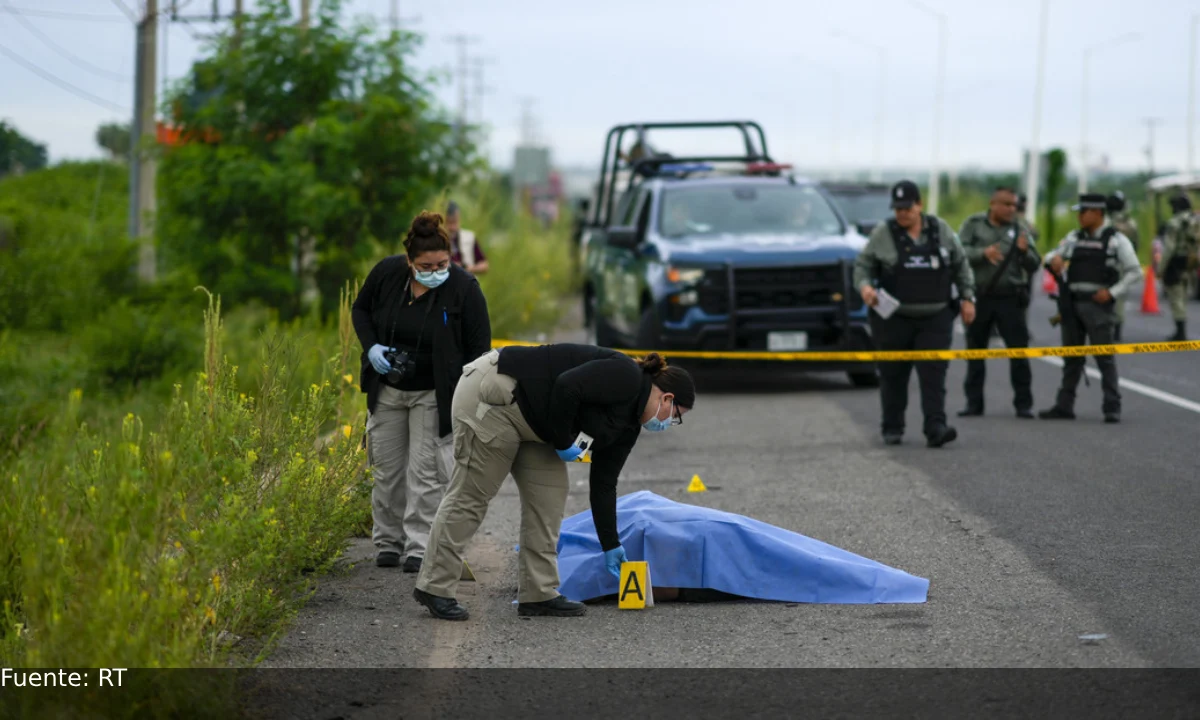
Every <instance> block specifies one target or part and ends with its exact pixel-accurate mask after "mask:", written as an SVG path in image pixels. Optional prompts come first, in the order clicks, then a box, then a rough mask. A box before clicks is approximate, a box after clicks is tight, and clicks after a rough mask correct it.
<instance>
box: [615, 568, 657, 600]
mask: <svg viewBox="0 0 1200 720" xmlns="http://www.w3.org/2000/svg"><path fill="white" fill-rule="evenodd" d="M653 606H654V599H653V596H652V595H651V589H650V567H649V565H648V564H647V563H646V562H645V561H644V560H643V561H637V562H626V563H622V564H621V596H620V597H619V598H618V599H617V607H618V608H620V609H621V610H642V609H645V608H646V607H653Z"/></svg>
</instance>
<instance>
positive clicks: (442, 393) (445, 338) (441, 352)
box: [351, 255, 492, 437]
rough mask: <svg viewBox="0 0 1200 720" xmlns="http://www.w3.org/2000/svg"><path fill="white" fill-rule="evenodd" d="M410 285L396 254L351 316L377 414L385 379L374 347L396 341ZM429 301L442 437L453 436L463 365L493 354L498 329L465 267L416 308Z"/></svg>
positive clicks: (370, 280) (366, 286) (378, 270)
mask: <svg viewBox="0 0 1200 720" xmlns="http://www.w3.org/2000/svg"><path fill="white" fill-rule="evenodd" d="M408 281H409V267H408V258H407V257H405V256H404V255H393V256H391V257H388V258H384V259H383V260H381V261H379V264H377V265H376V266H375V267H374V268H373V269H372V270H371V272H370V273H369V274H368V275H367V279H366V281H365V282H364V283H363V286H362V289H361V290H359V291H358V297H356V298H355V299H354V306H353V309H352V311H351V317H352V319H353V322H354V332H355V333H356V334H357V335H358V341H359V342H360V343H361V344H362V356H361V368H362V369H361V374H360V376H359V377H360V378H361V381H362V384H361V388H362V391H363V392H364V393H366V394H367V410H368V411H370V412H374V411H375V403H376V402H377V401H378V399H379V388H380V386H381V385H382V384H383V382H382V381H383V376H382V375H380V374H379V373H377V372H375V368H374V367H373V366H372V365H371V362H370V360H369V359H368V358H367V352H368V351H369V350H370V349H371V347H372V346H373V345H376V344H381V345H382V344H387V343H389V342H390V338H389V337H388V334H389V332H390V329H391V328H392V326H393V319H394V317H395V315H394V313H396V312H397V311H398V310H399V308H400V307H401V304H402V303H406V302H407V298H406V296H405V292H406V289H407V288H408ZM426 297H427V298H428V299H429V303H430V304H431V306H427V307H428V308H429V311H430V312H429V318H428V320H429V322H428V327H427V328H426V331H425V332H426V333H429V335H427V337H431V338H432V348H431V349H432V350H433V355H432V362H433V381H434V384H433V389H434V391H435V394H436V396H437V405H438V434H439V435H440V436H441V437H445V436H446V435H448V434H449V433H450V430H451V423H450V401H451V399H452V398H453V397H454V389H455V388H456V387H457V386H458V381H459V378H460V377H461V376H462V368H463V365H466V364H467V363H469V362H471V361H473V360H475V359H476V358H478V357H479V356H480V355H483V354H484V353H485V352H487V351H488V350H490V349H491V346H492V325H491V321H490V320H489V318H488V308H487V300H485V299H484V297H483V291H482V290H481V289H480V288H479V281H478V280H476V279H475V277H474V276H472V275H471V274H470V273H468V272H467V271H466V270H463V269H462V268H460V267H458V266H456V265H451V267H450V278H449V279H448V280H447V281H446V282H445V283H443V284H442V285H441V286H440V287H438V288H436V289H434V290H430V291H429V292H427V293H425V295H424V296H423V297H422V298H421V299H420V300H417V302H416V303H415V304H414V305H413V307H416V306H418V305H421V304H422V302H424V300H425V298H426Z"/></svg>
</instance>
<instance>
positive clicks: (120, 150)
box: [96, 123, 133, 160]
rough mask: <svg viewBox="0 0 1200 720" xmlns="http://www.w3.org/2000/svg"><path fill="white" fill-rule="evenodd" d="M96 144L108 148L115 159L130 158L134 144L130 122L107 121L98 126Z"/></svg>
mask: <svg viewBox="0 0 1200 720" xmlns="http://www.w3.org/2000/svg"><path fill="white" fill-rule="evenodd" d="M96 144H97V145H99V146H100V147H102V148H104V149H105V150H107V151H108V154H109V156H110V157H111V158H112V159H113V160H126V159H128V158H129V147H130V145H132V144H133V132H132V131H131V130H130V127H129V123H105V124H103V125H101V126H100V127H98V128H96Z"/></svg>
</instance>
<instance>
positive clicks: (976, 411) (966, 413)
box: [958, 407, 983, 417]
mask: <svg viewBox="0 0 1200 720" xmlns="http://www.w3.org/2000/svg"><path fill="white" fill-rule="evenodd" d="M980 415H983V408H981V407H966V408H964V409H962V410H959V411H958V416H959V417H979V416H980Z"/></svg>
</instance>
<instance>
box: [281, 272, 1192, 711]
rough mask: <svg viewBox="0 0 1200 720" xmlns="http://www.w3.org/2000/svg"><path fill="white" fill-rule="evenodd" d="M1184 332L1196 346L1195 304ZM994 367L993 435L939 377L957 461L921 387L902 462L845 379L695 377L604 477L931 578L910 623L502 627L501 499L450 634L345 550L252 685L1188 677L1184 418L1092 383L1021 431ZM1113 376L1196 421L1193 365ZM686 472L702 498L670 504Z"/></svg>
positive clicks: (594, 614)
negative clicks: (1178, 672)
mask: <svg viewBox="0 0 1200 720" xmlns="http://www.w3.org/2000/svg"><path fill="white" fill-rule="evenodd" d="M1136 297H1137V298H1138V299H1139V300H1140V292H1139V293H1138V294H1137V295H1136ZM1139 307H1140V303H1139V302H1137V301H1134V302H1131V303H1130V305H1129V313H1128V318H1127V324H1126V330H1125V336H1126V337H1125V339H1126V342H1138V341H1159V340H1162V339H1163V338H1164V337H1165V336H1166V335H1167V334H1168V333H1169V332H1170V331H1171V330H1172V323H1171V321H1170V319H1169V317H1168V315H1167V309H1166V307H1165V305H1164V306H1163V308H1162V309H1163V312H1162V314H1160V315H1158V316H1144V315H1142V314H1141V313H1140V312H1139ZM1189 311H1190V313H1191V319H1192V321H1191V328H1192V332H1193V337H1195V334H1196V333H1198V332H1200V303H1196V302H1194V301H1193V302H1192V303H1190V306H1189ZM1051 314H1053V308H1052V306H1051V304H1050V302H1049V301H1047V300H1046V299H1045V298H1044V297H1042V296H1041V294H1040V293H1039V296H1038V298H1037V299H1036V300H1035V303H1034V306H1033V307H1032V308H1031V309H1030V317H1031V325H1032V327H1033V329H1034V334H1035V340H1034V343H1033V344H1034V345H1045V344H1057V335H1056V334H1057V331H1056V330H1054V329H1052V328H1051V327H1050V325H1049V324H1048V322H1047V321H1046V318H1048V317H1049V316H1050V315H1051ZM560 339H572V340H574V339H579V338H573V337H564V338H560ZM962 342H963V338H962V336H961V334H958V335H957V336H956V343H955V344H956V346H962ZM1007 362H1008V361H1007V360H995V361H988V373H989V377H988V385H987V410H988V414H987V415H986V416H985V417H982V418H970V419H959V418H955V417H954V413H955V412H957V410H959V409H961V407H962V405H963V395H962V390H961V387H962V379H963V376H964V371H965V363H964V362H955V363H952V367H951V371H950V376H949V380H948V401H947V409H948V410H949V411H950V414H951V422H952V424H954V425H956V426H957V427H958V430H959V439H958V440H957V441H956V442H954V443H952V444H951V445H949V446H947V447H945V448H943V449H928V448H926V447H925V445H924V442H923V438H922V437H921V436H920V433H919V428H920V415H919V400H918V395H917V392H916V379H915V375H914V379H913V386H912V388H911V391H910V398H911V399H910V405H909V416H908V417H909V421H908V422H909V434H908V436H907V437H906V439H905V440H906V441H905V444H903V445H901V446H898V447H886V446H884V445H883V444H882V442H881V439H880V437H879V429H878V422H879V415H878V413H879V400H878V393H877V391H874V390H867V389H854V388H852V387H851V386H850V385H849V383H848V382H847V381H846V379H845V377H844V376H842V375H825V374H812V375H806V374H803V373H799V372H794V371H790V370H785V369H781V371H780V372H779V373H778V374H775V375H771V374H767V373H762V372H756V373H753V374H751V373H746V372H740V371H737V370H729V371H721V372H706V373H705V374H703V375H701V376H700V377H699V382H700V387H699V400H698V405H697V407H696V409H695V411H694V412H692V413H691V414H689V415H688V418H687V422H686V423H685V424H684V425H683V426H682V427H681V428H678V429H672V430H671V431H668V432H666V433H661V434H658V435H645V436H643V439H642V440H640V441H639V443H638V446H637V448H636V449H635V450H634V453H633V455H632V457H631V458H630V461H629V463H628V465H627V466H626V471H625V473H624V475H623V476H622V478H621V484H620V492H621V493H622V494H624V493H631V492H635V491H639V490H651V491H653V492H656V493H658V494H660V495H663V496H665V497H668V498H672V499H676V500H680V501H684V502H692V503H697V504H701V505H706V506H710V507H715V508H720V509H723V510H727V511H731V512H736V513H740V514H743V515H747V516H750V517H753V518H756V519H758V520H762V521H764V522H768V523H772V524H774V525H777V526H780V527H783V528H787V529H790V530H793V531H796V532H799V533H802V534H804V535H807V536H810V537H813V538H817V539H819V540H822V541H825V542H828V543H830V544H833V545H836V546H838V547H841V548H844V549H846V550H849V551H851V552H855V553H858V554H860V555H864V556H866V557H869V558H872V559H874V560H877V561H879V562H882V563H885V564H888V565H892V566H894V567H898V568H900V569H903V570H905V571H907V572H910V573H912V574H915V575H919V576H921V577H925V578H928V579H930V581H931V586H930V591H929V599H928V602H927V603H925V604H920V605H852V606H839V605H793V604H772V603H761V604H749V603H719V604H710V605H684V604H660V605H659V606H657V607H655V608H653V609H652V610H649V611H645V612H623V611H618V610H617V609H616V607H615V605H598V606H592V607H590V608H589V611H588V615H587V616H586V617H584V618H576V619H542V618H539V619H535V620H529V619H519V618H518V617H517V615H516V612H515V608H514V606H513V605H512V604H511V603H512V600H513V599H514V598H515V596H516V572H515V568H516V554H515V553H514V552H513V551H512V548H513V545H514V543H515V542H516V539H517V536H518V517H519V512H518V502H517V493H516V489H515V487H514V486H513V485H512V483H511V481H510V482H508V483H506V485H505V486H504V488H503V490H502V491H501V492H500V495H499V496H498V497H497V498H496V500H495V501H494V502H493V503H492V506H491V509H490V511H489V514H488V516H487V519H486V521H485V523H484V526H483V529H482V530H481V532H480V535H479V536H478V539H477V541H476V543H475V544H474V546H473V547H472V548H471V549H470V550H469V551H468V561H469V562H470V563H471V564H472V566H473V567H474V569H475V572H476V574H477V575H478V577H479V581H478V582H477V583H464V584H463V586H462V587H463V592H462V594H461V595H460V600H461V601H462V602H463V603H464V604H466V605H467V606H468V607H469V609H470V610H471V613H472V617H471V619H470V620H469V621H468V622H465V623H448V622H441V621H435V620H433V619H432V618H430V616H429V615H428V613H427V612H426V611H425V610H424V608H422V607H420V606H419V605H417V604H416V603H415V602H414V601H413V600H412V598H411V592H412V586H413V577H414V576H412V575H404V574H401V573H400V572H399V570H392V569H388V570H383V569H378V568H376V567H374V565H373V564H372V563H371V561H370V560H371V557H372V549H371V547H370V546H369V542H365V541H356V542H354V543H353V545H352V546H351V547H350V549H349V551H348V553H347V556H346V559H347V561H348V562H347V567H346V568H345V569H344V570H343V572H342V573H341V574H338V575H335V576H332V577H330V578H328V579H327V580H326V581H325V582H324V583H323V584H322V587H321V589H320V590H319V591H318V593H317V595H316V596H315V598H314V599H313V601H312V602H311V603H310V604H309V605H308V606H307V607H306V608H305V609H304V610H303V612H302V613H301V614H300V616H299V618H298V619H297V621H296V623H295V625H294V626H293V628H292V629H291V631H290V632H289V634H288V635H287V636H286V637H285V638H283V640H282V641H281V643H280V645H279V647H278V648H277V649H276V650H275V651H274V653H273V654H272V656H271V657H270V658H269V660H268V662H267V663H266V664H265V666H267V667H293V668H295V667H322V668H335V667H341V668H366V667H438V668H446V667H458V668H462V667H472V668H496V667H527V668H528V667H537V668H571V667H591V668H596V667H609V668H618V667H641V668H655V667H679V668H707V667H757V668H766V667H862V668H872V667H942V668H947V667H1058V668H1071V667H1179V666H1186V667H1200V642H1197V638H1198V637H1200V613H1197V612H1196V611H1195V602H1196V598H1197V597H1200V574H1198V573H1196V572H1195V566H1196V559H1197V558H1200V533H1197V532H1196V518H1197V511H1198V510H1200V484H1198V483H1197V482H1196V478H1197V477H1198V476H1200V473H1197V466H1198V465H1200V458H1198V457H1197V452H1196V447H1197V444H1196V440H1197V430H1198V429H1200V408H1198V409H1186V408H1183V407H1178V406H1176V405H1172V404H1170V403H1168V402H1164V401H1163V400H1162V399H1159V398H1154V397H1147V396H1146V395H1144V394H1141V393H1139V392H1135V391H1132V390H1130V389H1129V388H1124V389H1123V391H1122V392H1123V396H1124V414H1123V422H1122V424H1120V425H1116V426H1111V425H1105V424H1104V423H1103V422H1102V417H1101V414H1100V397H1101V396H1100V387H1099V382H1098V380H1095V379H1093V380H1092V384H1091V387H1090V388H1089V387H1084V386H1082V385H1081V387H1080V396H1079V401H1078V404H1077V407H1076V413H1077V415H1078V419H1077V420H1075V421H1073V422H1070V421H1057V422H1054V421H1043V420H1020V419H1018V418H1016V417H1015V416H1014V414H1013V412H1012V406H1011V398H1012V396H1011V390H1010V388H1009V386H1008V377H1007V376H1008V373H1007V367H1006V364H1007ZM1090 364H1091V361H1089V365H1090ZM1118 367H1119V371H1120V373H1121V377H1122V379H1127V380H1131V381H1135V382H1136V383H1141V384H1142V385H1144V386H1148V387H1151V388H1154V389H1157V390H1159V391H1163V392H1166V393H1171V394H1172V395H1173V396H1178V397H1179V398H1182V399H1183V400H1185V401H1190V402H1191V403H1197V404H1200V363H1198V362H1197V357H1196V355H1195V354H1194V353H1175V354H1163V355H1155V356H1150V355H1141V356H1124V357H1120V358H1118ZM1060 372H1061V371H1060V370H1059V368H1057V367H1055V366H1054V365H1053V364H1051V363H1049V362H1043V361H1036V360H1035V361H1033V377H1034V397H1035V408H1037V409H1040V408H1044V407H1048V406H1049V405H1050V404H1051V403H1052V402H1053V397H1054V391H1055V389H1056V387H1057V384H1058V380H1059V376H1060ZM586 473H587V466H586V465H576V466H572V467H571V476H572V490H571V495H570V498H569V501H568V508H567V511H568V514H573V513H576V512H579V511H582V510H584V509H586V507H587V484H586ZM694 473H695V474H699V475H700V476H701V478H703V480H704V481H705V482H706V483H707V484H708V485H709V486H710V487H711V488H712V489H711V490H710V491H709V492H707V493H697V494H689V493H687V492H686V491H685V488H686V486H687V483H688V480H689V479H690V478H691V477H692V475H693V474H694ZM1085 634H1103V635H1106V636H1107V638H1105V639H1103V640H1101V641H1099V642H1098V643H1095V644H1090V643H1085V642H1082V641H1081V639H1080V636H1081V635H1085ZM364 692H367V694H369V689H368V690H365V691H364ZM368 704H370V703H368ZM366 716H369V715H364V717H366Z"/></svg>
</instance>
